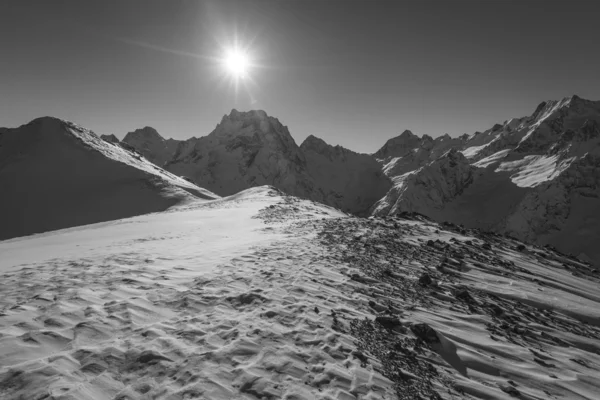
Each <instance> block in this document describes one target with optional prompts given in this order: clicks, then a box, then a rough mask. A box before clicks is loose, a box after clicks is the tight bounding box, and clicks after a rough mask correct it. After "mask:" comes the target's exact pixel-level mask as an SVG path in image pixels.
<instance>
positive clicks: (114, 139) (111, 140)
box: [100, 135, 121, 144]
mask: <svg viewBox="0 0 600 400" xmlns="http://www.w3.org/2000/svg"><path fill="white" fill-rule="evenodd" d="M100 139H102V140H104V141H106V142H108V143H115V144H119V143H121V141H120V140H119V138H118V137H116V136H115V135H100Z"/></svg>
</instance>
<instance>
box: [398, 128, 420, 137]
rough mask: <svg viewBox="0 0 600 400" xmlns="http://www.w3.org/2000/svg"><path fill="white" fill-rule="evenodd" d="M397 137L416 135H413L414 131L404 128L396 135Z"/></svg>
mask: <svg viewBox="0 0 600 400" xmlns="http://www.w3.org/2000/svg"><path fill="white" fill-rule="evenodd" d="M397 137H400V138H407V137H418V136H417V135H415V134H414V133H412V132H411V131H410V130H408V129H405V130H404V132H402V133H401V134H400V135H398V136H397Z"/></svg>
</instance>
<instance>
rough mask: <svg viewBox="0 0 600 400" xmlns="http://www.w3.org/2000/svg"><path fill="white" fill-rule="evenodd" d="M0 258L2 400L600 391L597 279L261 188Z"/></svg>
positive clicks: (412, 222) (504, 243) (440, 229)
mask: <svg viewBox="0 0 600 400" xmlns="http://www.w3.org/2000/svg"><path fill="white" fill-rule="evenodd" d="M32 248H35V249H37V251H36V252H32V251H30V249H32ZM0 253H1V254H2V255H3V257H1V258H0V396H1V397H2V399H7V400H16V399H43V398H56V399H64V400H67V399H73V400H74V399H77V400H97V399H131V400H134V399H157V400H159V399H186V398H197V399H211V400H213V399H214V400H219V399H223V400H225V399H240V400H253V399H273V400H274V399H298V400H303V399H306V400H312V399H318V400H325V399H366V400H375V399H378V400H379V399H390V400H392V399H401V400H415V399H419V398H422V399H444V400H456V399H486V400H501V399H508V398H511V396H512V397H517V398H524V399H536V400H542V399H544V400H545V399H567V398H579V399H584V400H595V399H596V398H597V393H598V392H599V391H600V385H599V382H598V380H597V379H596V377H597V374H598V370H599V369H600V313H599V311H598V310H600V297H599V296H598V293H597V287H598V284H600V280H599V279H598V271H597V270H594V269H592V268H590V267H589V266H588V265H585V264H584V263H582V262H579V261H577V260H574V259H572V258H570V257H568V256H565V255H563V254H560V253H558V252H556V251H555V250H553V249H551V248H540V247H536V246H531V245H524V244H523V243H521V242H519V241H517V240H514V239H509V238H506V237H502V236H499V235H491V234H484V233H481V232H478V231H477V230H471V229H466V228H464V227H460V226H456V225H452V224H444V225H440V224H437V223H434V222H432V221H430V220H427V219H425V218H422V217H419V216H415V215H404V216H403V217H402V218H400V217H393V218H385V219H379V218H369V219H363V218H355V217H348V216H346V215H344V214H343V213H341V212H339V211H336V210H335V209H332V208H330V207H326V206H322V205H320V204H317V203H314V202H312V201H308V200H302V199H299V198H295V197H291V196H286V195H284V194H283V193H282V192H280V191H279V190H276V189H275V188H272V187H258V188H253V189H249V190H246V191H244V192H241V193H238V194H236V195H234V196H230V197H227V198H222V199H217V200H213V201H208V202H192V203H188V204H186V205H185V206H181V207H178V208H175V209H171V210H169V211H167V212H160V213H154V214H149V215H143V216H138V217H133V218H129V219H124V220H121V221H117V222H110V223H101V224H96V225H91V226H85V227H78V228H72V229H68V230H63V231H57V232H52V233H47V234H44V235H37V236H33V237H30V238H23V239H19V240H12V241H6V242H0Z"/></svg>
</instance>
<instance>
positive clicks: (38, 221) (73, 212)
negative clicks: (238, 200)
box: [0, 117, 218, 239]
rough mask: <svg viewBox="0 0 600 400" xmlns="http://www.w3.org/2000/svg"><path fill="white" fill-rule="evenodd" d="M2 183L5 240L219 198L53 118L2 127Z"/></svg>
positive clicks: (0, 228)
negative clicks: (16, 126) (14, 126)
mask: <svg viewBox="0 0 600 400" xmlns="http://www.w3.org/2000/svg"><path fill="white" fill-rule="evenodd" d="M0 187H1V188H2V191H3V193H4V194H3V195H2V196H0V210H2V223H0V239H7V238H11V237H16V236H23V235H29V234H33V233H38V232H46V231H50V230H56V229H61V228H67V227H72V226H77V225H84V224H90V223H95V222H102V221H110V220H114V219H119V218H126V217H130V216H133V215H140V214H145V213H150V212H156V211H162V210H165V209H167V208H169V207H172V206H174V205H177V204H180V203H182V202H189V201H192V200H197V199H214V198H217V197H218V196H216V195H214V194H213V193H211V192H209V191H207V190H205V189H202V188H199V187H197V186H195V185H193V184H191V183H189V182H187V181H185V180H183V179H181V178H179V177H176V176H174V175H173V174H171V173H168V172H166V171H164V170H162V169H160V168H158V167H156V166H155V165H154V164H151V163H150V162H148V161H146V160H145V159H144V158H142V157H140V156H139V155H136V154H135V153H131V152H128V151H126V150H124V149H123V148H121V147H120V146H118V145H115V144H112V143H108V142H106V141H105V140H102V139H101V138H100V137H98V136H97V135H96V134H95V133H93V132H91V131H89V130H87V129H84V128H82V127H80V126H78V125H76V124H73V123H71V122H68V121H63V120H60V119H57V118H52V117H44V118H38V119H35V120H33V121H31V122H30V123H28V124H26V125H23V126H20V127H18V128H14V129H3V130H2V131H1V133H0Z"/></svg>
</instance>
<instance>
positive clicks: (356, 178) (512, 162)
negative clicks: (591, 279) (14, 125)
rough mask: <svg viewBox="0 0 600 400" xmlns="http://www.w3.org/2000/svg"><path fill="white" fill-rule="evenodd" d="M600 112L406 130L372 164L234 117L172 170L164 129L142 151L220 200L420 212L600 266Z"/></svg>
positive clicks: (578, 104)
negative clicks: (457, 131)
mask: <svg viewBox="0 0 600 400" xmlns="http://www.w3.org/2000/svg"><path fill="white" fill-rule="evenodd" d="M599 104H600V103H599V102H597V101H596V102H594V101H589V100H584V99H582V98H580V97H578V96H571V97H566V98H564V99H561V100H551V101H545V102H542V103H541V104H539V105H538V106H537V107H536V108H535V110H534V112H533V113H532V114H531V115H529V116H524V117H516V118H511V119H509V120H506V121H504V122H503V123H499V124H495V125H493V126H492V127H491V128H490V129H488V130H485V131H483V132H475V133H473V134H470V135H468V134H464V135H462V136H460V137H456V138H453V137H450V136H449V135H447V134H446V135H443V136H440V137H437V138H435V139H434V138H432V137H431V136H428V135H423V136H421V137H420V136H417V135H415V134H414V133H412V132H411V131H408V130H406V131H404V132H403V133H402V134H400V135H399V136H397V137H394V138H392V139H390V140H388V141H387V142H386V143H385V144H384V145H383V146H382V147H381V148H380V149H379V150H378V151H376V152H375V153H374V154H372V155H366V154H358V153H354V152H352V151H350V150H347V149H344V148H342V147H339V146H335V147H334V146H331V145H329V144H327V143H325V142H324V141H322V140H321V139H319V138H317V137H315V136H313V135H310V136H309V137H308V138H307V139H306V140H305V141H304V143H302V145H301V146H297V145H296V143H295V142H294V140H293V138H292V137H291V135H290V133H289V131H288V129H287V128H286V127H285V126H283V125H282V124H281V123H280V122H279V120H277V119H276V118H272V117H269V116H268V115H267V114H266V113H265V112H264V111H250V112H239V111H236V110H233V111H232V112H231V114H230V115H226V116H224V117H223V119H222V120H221V123H220V124H218V125H217V127H216V128H215V130H214V131H213V132H212V133H210V134H209V135H208V136H205V137H200V138H192V139H189V140H187V141H181V142H178V144H177V146H176V149H175V150H174V151H173V153H172V157H171V158H170V159H168V157H169V154H170V152H167V151H165V145H164V144H163V141H164V139H162V138H161V137H160V135H158V133H156V131H154V130H151V129H147V128H146V129H147V130H140V133H139V135H138V136H137V138H138V139H137V141H132V143H133V146H134V148H135V149H136V150H137V151H139V152H140V153H142V154H145V155H146V157H148V158H149V159H151V160H159V161H156V162H158V163H159V164H160V163H161V162H163V161H164V160H167V159H168V161H166V163H164V167H165V168H166V169H167V170H169V171H171V172H173V173H175V174H177V175H180V176H185V177H186V179H190V180H191V181H192V182H195V183H197V184H198V185H200V186H202V187H206V188H208V189H209V190H211V191H213V192H215V193H217V194H219V195H224V196H226V195H230V194H233V193H236V192H237V191H240V190H243V189H246V188H249V187H253V186H258V185H264V184H269V185H273V186H275V187H277V188H278V189H281V190H283V191H285V192H287V193H289V194H293V195H296V196H300V197H303V198H308V199H312V200H314V201H318V202H322V203H325V204H328V205H331V206H333V207H337V208H339V209H341V210H344V211H346V212H351V213H354V214H357V215H367V214H369V213H370V214H371V215H376V216H383V215H394V214H397V213H402V212H405V211H409V212H418V213H421V214H424V215H427V216H429V217H431V218H435V219H437V220H440V221H452V222H454V223H457V224H463V225H465V226H467V227H474V228H480V229H486V230H492V231H496V232H502V233H506V234H510V235H512V236H514V237H518V238H520V239H522V240H527V241H531V242H533V243H537V244H542V245H543V244H550V245H554V246H557V248H559V249H560V250H561V251H564V252H572V253H574V254H576V255H580V256H581V257H582V258H586V259H587V258H589V259H592V260H594V262H596V263H600V251H597V250H596V249H595V246H594V245H593V243H592V242H593V241H594V240H595V238H596V235H597V234H600V228H596V226H600V225H598V224H595V222H594V221H596V216H595V212H594V211H593V210H594V207H597V203H596V201H597V200H596V199H597V198H598V196H599V195H600V193H598V190H597V189H596V187H595V186H594V185H595V183H594V182H596V179H597V176H596V172H595V171H596V169H594V168H593V166H596V164H595V163H596V158H595V156H594V155H595V154H597V151H598V126H599V123H600V106H599ZM154 149H158V150H154ZM161 165H162V164H161ZM546 192H547V193H551V192H552V193H556V196H549V195H546V194H544V193H546ZM556 202H558V203H556ZM583 210H587V211H583ZM586 221H587V222H589V223H586ZM580 226H581V227H582V228H581V229H580V228H578V227H580ZM583 227H585V228H583ZM584 237H588V238H590V239H589V240H588V239H584ZM599 265H600V264H599Z"/></svg>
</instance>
